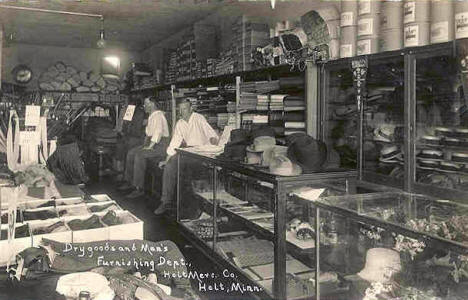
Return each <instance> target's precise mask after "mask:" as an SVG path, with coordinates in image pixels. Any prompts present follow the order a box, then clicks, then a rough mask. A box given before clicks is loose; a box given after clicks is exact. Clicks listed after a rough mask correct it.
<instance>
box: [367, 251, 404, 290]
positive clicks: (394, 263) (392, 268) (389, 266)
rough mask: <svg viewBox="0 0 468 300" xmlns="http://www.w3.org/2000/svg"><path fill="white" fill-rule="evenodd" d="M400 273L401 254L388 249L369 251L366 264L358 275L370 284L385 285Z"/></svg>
mask: <svg viewBox="0 0 468 300" xmlns="http://www.w3.org/2000/svg"><path fill="white" fill-rule="evenodd" d="M400 271H401V261H400V253H398V252H397V251H395V250H392V249H387V248H372V249H369V250H368V251H367V254H366V264H365V265H364V269H362V270H361V272H359V273H358V275H359V277H361V278H362V279H364V280H367V281H370V282H381V283H385V282H388V281H389V280H390V279H391V277H392V275H393V274H395V273H398V272H400Z"/></svg>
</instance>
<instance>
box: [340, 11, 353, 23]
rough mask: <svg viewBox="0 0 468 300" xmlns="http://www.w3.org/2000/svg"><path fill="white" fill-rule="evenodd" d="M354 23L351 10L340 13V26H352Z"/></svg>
mask: <svg viewBox="0 0 468 300" xmlns="http://www.w3.org/2000/svg"><path fill="white" fill-rule="evenodd" d="M354 24H355V23H354V14H353V12H352V11H348V12H344V13H342V14H341V26H353V25H354Z"/></svg>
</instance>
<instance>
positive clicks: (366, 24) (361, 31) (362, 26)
mask: <svg viewBox="0 0 468 300" xmlns="http://www.w3.org/2000/svg"><path fill="white" fill-rule="evenodd" d="M373 32H374V23H373V19H371V18H368V19H360V20H359V22H358V35H372V34H373Z"/></svg>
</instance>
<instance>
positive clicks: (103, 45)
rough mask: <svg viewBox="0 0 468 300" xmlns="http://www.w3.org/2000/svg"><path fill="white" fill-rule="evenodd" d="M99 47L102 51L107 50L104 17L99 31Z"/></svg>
mask: <svg viewBox="0 0 468 300" xmlns="http://www.w3.org/2000/svg"><path fill="white" fill-rule="evenodd" d="M97 47H98V48H100V49H102V48H106V39H105V35H104V17H102V18H101V30H100V31H99V40H98V41H97Z"/></svg>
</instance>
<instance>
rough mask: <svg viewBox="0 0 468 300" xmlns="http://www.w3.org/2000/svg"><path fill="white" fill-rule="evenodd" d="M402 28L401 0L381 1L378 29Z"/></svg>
mask: <svg viewBox="0 0 468 300" xmlns="http://www.w3.org/2000/svg"><path fill="white" fill-rule="evenodd" d="M396 28H400V29H403V1H402V0H398V1H383V2H382V8H381V13H380V30H389V29H396Z"/></svg>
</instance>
